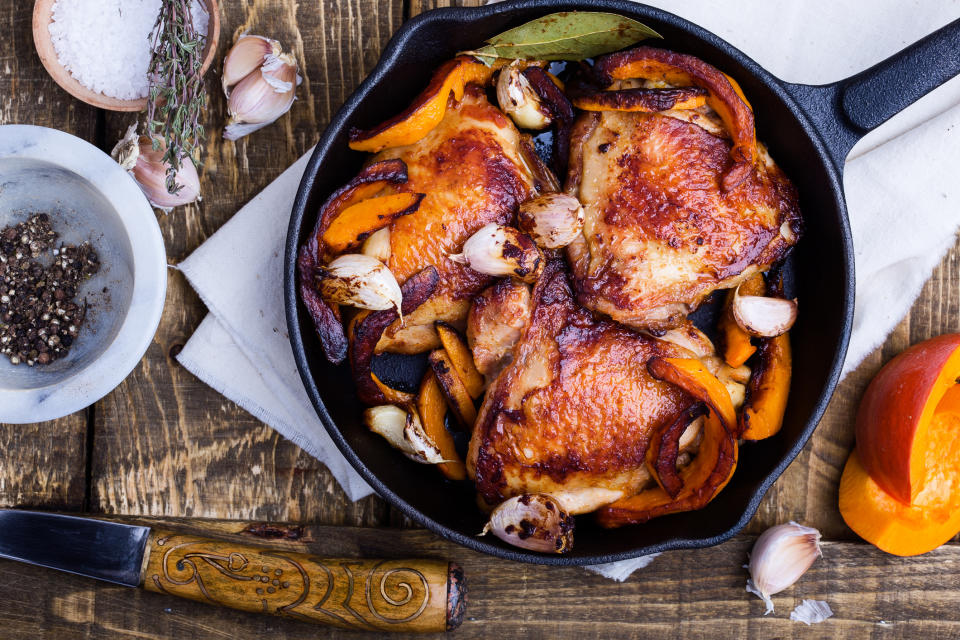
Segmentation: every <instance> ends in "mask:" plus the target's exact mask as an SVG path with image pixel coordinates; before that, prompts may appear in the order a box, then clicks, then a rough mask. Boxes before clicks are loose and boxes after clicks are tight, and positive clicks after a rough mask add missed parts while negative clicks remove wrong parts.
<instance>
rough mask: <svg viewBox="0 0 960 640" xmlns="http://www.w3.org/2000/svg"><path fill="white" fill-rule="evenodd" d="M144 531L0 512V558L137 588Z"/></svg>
mask: <svg viewBox="0 0 960 640" xmlns="http://www.w3.org/2000/svg"><path fill="white" fill-rule="evenodd" d="M149 535H150V528H149V527H137V526H133V525H128V524H120V523H117V522H106V521H103V520H91V519H89V518H77V517H74V516H65V515H60V514H56V513H42V512H37V511H19V510H9V509H8V510H0V558H8V559H10V560H18V561H20V562H27V563H30V564H35V565H39V566H41V567H49V568H51V569H58V570H60V571H66V572H68V573H75V574H77V575H81V576H86V577H88V578H96V579H97V580H105V581H107V582H112V583H114V584H122V585H126V586H129V587H136V586H139V584H140V572H141V570H142V567H143V554H144V549H145V548H146V546H147V539H148V537H149Z"/></svg>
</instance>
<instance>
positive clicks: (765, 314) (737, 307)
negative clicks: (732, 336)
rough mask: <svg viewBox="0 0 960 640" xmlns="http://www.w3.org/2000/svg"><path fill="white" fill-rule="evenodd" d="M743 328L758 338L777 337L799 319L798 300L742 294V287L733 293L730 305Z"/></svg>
mask: <svg viewBox="0 0 960 640" xmlns="http://www.w3.org/2000/svg"><path fill="white" fill-rule="evenodd" d="M730 310H731V311H732V312H733V319H734V320H736V322H737V325H739V326H740V328H741V329H743V330H744V331H746V332H747V333H749V334H750V335H751V336H755V337H758V338H775V337H777V336H779V335H782V334H784V333H786V332H787V331H789V330H790V328H791V327H792V326H793V323H794V322H796V321H797V301H796V300H786V299H784V298H769V297H767V296H742V295H740V287H737V289H736V291H734V293H733V304H732V305H731V307H730Z"/></svg>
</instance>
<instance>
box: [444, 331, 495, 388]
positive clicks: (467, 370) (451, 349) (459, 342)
mask: <svg viewBox="0 0 960 640" xmlns="http://www.w3.org/2000/svg"><path fill="white" fill-rule="evenodd" d="M436 328H437V335H439V336H440V344H442V345H443V349H444V351H446V352H447V357H448V358H449V359H450V364H451V365H453V369H454V371H455V372H456V374H457V376H459V377H460V380H462V381H463V385H464V386H465V387H466V388H467V392H468V393H469V394H470V397H471V398H473V399H477V398H479V397H480V396H481V395H483V388H484V386H486V385H485V383H484V379H483V374H481V373H480V371H479V370H478V369H477V365H475V364H474V363H473V354H472V353H471V352H470V346H469V345H468V344H467V340H466V338H464V337H463V336H462V335H460V332H459V331H457V330H456V329H455V328H453V327H452V326H450V325H449V324H447V323H446V322H437V323H436Z"/></svg>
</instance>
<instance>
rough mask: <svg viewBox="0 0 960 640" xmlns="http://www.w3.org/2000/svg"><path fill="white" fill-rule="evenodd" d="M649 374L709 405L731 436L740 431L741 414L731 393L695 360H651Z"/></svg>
mask: <svg viewBox="0 0 960 640" xmlns="http://www.w3.org/2000/svg"><path fill="white" fill-rule="evenodd" d="M647 370H648V371H649V372H650V375H652V376H653V377H654V378H657V379H659V380H665V381H667V382H669V383H671V384H674V385H676V386H678V387H680V388H681V389H683V390H684V391H686V392H687V393H689V394H690V395H691V396H693V397H694V398H696V399H697V400H699V401H700V402H703V403H706V405H707V406H708V407H710V409H711V410H712V412H713V413H716V414H717V416H718V417H719V418H720V421H721V422H722V423H723V425H724V427H725V428H726V429H727V430H728V431H730V432H731V433H736V430H737V413H736V410H734V408H733V402H732V401H731V400H730V393H729V392H728V391H727V388H726V387H725V386H724V385H723V383H722V382H720V380H719V379H718V378H717V377H716V376H715V375H713V374H712V373H710V371H709V370H707V368H706V367H705V366H704V365H703V363H701V362H700V361H699V360H696V359H694V358H659V357H657V358H651V359H650V361H649V362H648V363H647Z"/></svg>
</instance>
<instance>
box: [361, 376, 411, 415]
mask: <svg viewBox="0 0 960 640" xmlns="http://www.w3.org/2000/svg"><path fill="white" fill-rule="evenodd" d="M370 378H371V379H372V380H373V383H374V384H375V385H377V388H378V389H380V393H382V394H383V397H384V398H386V400H387V402H389V403H390V404H395V405H397V406H400V407H408V406H410V405H411V404H413V401H414V395H413V394H412V393H407V392H406V391H400V390H399V389H394V388H393V387H391V386H389V385H388V384H386V383H385V382H383V381H382V380H381V379H380V378H378V377H377V374H375V373H373V372H370Z"/></svg>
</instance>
